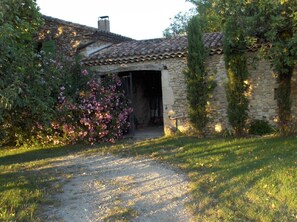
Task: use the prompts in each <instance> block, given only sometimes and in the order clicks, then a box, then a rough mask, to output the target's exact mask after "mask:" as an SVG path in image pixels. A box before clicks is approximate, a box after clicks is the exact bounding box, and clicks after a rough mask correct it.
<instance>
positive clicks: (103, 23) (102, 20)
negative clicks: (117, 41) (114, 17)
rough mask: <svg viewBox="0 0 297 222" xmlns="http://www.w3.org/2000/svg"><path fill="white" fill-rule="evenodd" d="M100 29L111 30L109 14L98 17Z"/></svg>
mask: <svg viewBox="0 0 297 222" xmlns="http://www.w3.org/2000/svg"><path fill="white" fill-rule="evenodd" d="M98 30H99V31H103V32H110V24H109V16H100V17H99V19H98Z"/></svg>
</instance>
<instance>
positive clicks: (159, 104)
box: [119, 71, 163, 134]
mask: <svg viewBox="0 0 297 222" xmlns="http://www.w3.org/2000/svg"><path fill="white" fill-rule="evenodd" d="M119 76H120V77H121V78H122V80H123V87H124V90H125V92H126V95H127V97H128V98H129V99H131V101H132V107H133V115H132V116H131V118H130V122H131V123H132V124H131V130H130V131H131V133H133V134H134V133H135V131H136V132H137V131H143V130H145V129H153V128H158V129H162V131H163V100H162V83H161V72H160V71H131V72H121V73H119Z"/></svg>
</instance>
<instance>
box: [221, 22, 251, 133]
mask: <svg viewBox="0 0 297 222" xmlns="http://www.w3.org/2000/svg"><path fill="white" fill-rule="evenodd" d="M237 21H238V20H237V19H236V18H229V19H228V20H227V21H226V24H225V37H224V57H225V66H226V71H227V77H228V82H227V84H226V95H227V101H228V110H227V112H228V119H229V123H230V124H231V126H232V128H233V131H234V134H235V135H236V136H240V135H242V134H243V133H244V130H245V125H246V120H247V118H248V105H249V100H248V98H247V93H248V89H249V84H248V75H249V73H248V70H247V58H246V53H245V50H246V44H247V43H246V40H245V38H246V36H245V33H244V31H243V30H242V29H239V28H238V24H237Z"/></svg>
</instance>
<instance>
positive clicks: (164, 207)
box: [43, 155, 192, 222]
mask: <svg viewBox="0 0 297 222" xmlns="http://www.w3.org/2000/svg"><path fill="white" fill-rule="evenodd" d="M55 167H57V168H63V170H65V171H67V173H68V174H71V175H72V176H71V178H69V180H68V182H67V183H65V184H64V186H63V187H62V190H61V192H60V193H58V194H56V195H55V196H53V197H52V201H51V203H54V204H48V205H47V206H46V207H45V210H44V212H43V214H44V215H43V218H44V219H45V220H46V221H65V222H76V221H77V222H84V221H92V222H93V221H152V222H159V221H170V222H173V221H192V219H191V214H189V212H187V210H186V209H185V204H186V203H187V202H188V201H189V188H188V182H187V179H186V177H185V176H184V175H182V174H180V173H177V172H176V171H174V170H173V169H170V168H169V167H168V166H165V165H163V164H160V163H158V162H155V161H153V160H147V159H136V158H123V157H116V156H112V155H93V156H79V155H77V156H69V157H67V158H66V159H63V160H61V161H59V164H56V165H55Z"/></svg>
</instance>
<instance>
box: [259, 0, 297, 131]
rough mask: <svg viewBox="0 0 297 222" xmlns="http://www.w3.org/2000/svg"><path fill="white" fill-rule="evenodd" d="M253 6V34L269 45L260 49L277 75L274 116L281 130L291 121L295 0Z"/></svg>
mask: <svg viewBox="0 0 297 222" xmlns="http://www.w3.org/2000/svg"><path fill="white" fill-rule="evenodd" d="M253 6H254V9H255V10H256V11H257V15H258V17H257V19H256V18H255V20H254V23H255V27H258V28H257V31H258V32H257V35H258V36H259V37H260V38H262V39H264V40H265V41H266V42H269V43H270V45H271V47H269V48H267V47H263V48H262V50H261V52H262V56H263V57H264V58H266V59H269V60H270V61H271V64H272V67H273V68H274V70H275V71H276V74H277V81H278V84H279V87H278V95H277V104H278V116H279V123H280V127H281V130H282V131H284V132H285V131H286V129H287V125H288V124H290V120H291V79H292V74H293V67H294V66H295V65H297V49H296V45H297V14H296V11H297V2H296V1H286V0H273V1H268V0H261V1H259V3H258V4H255V3H254V5H253Z"/></svg>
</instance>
